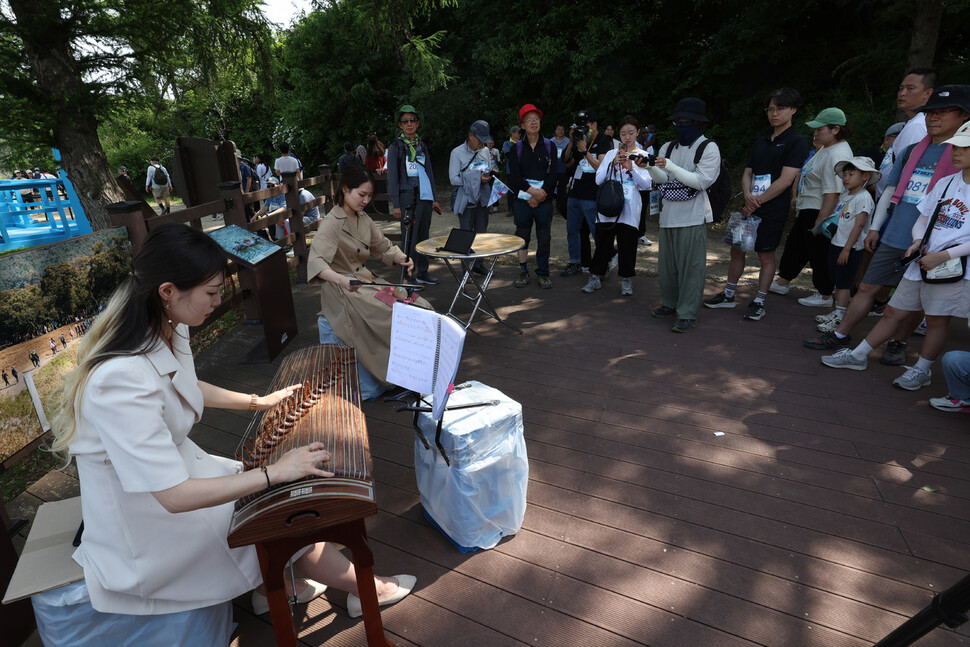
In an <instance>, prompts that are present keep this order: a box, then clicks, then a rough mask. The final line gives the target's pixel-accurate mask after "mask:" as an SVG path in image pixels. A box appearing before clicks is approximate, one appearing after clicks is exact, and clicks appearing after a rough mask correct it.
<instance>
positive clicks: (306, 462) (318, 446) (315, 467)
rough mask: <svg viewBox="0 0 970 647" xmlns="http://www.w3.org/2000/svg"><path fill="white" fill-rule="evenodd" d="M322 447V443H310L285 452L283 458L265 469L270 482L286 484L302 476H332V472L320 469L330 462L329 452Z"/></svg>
mask: <svg viewBox="0 0 970 647" xmlns="http://www.w3.org/2000/svg"><path fill="white" fill-rule="evenodd" d="M323 447H324V446H323V443H310V444H309V445H307V446H305V447H297V448H296V449H291V450H290V451H288V452H286V453H285V454H283V458H281V459H279V460H278V461H276V462H275V463H273V464H272V465H270V466H268V467H267V468H266V469H267V473H268V474H269V475H270V482H271V483H288V482H290V481H295V480H297V479H301V478H303V477H304V476H333V472H327V471H325V470H322V469H320V465H322V464H323V463H327V462H329V461H330V452H328V451H326V450H325V449H324V448H323Z"/></svg>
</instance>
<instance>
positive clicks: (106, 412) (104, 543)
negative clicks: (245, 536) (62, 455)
mask: <svg viewBox="0 0 970 647" xmlns="http://www.w3.org/2000/svg"><path fill="white" fill-rule="evenodd" d="M173 346H174V353H173V352H172V351H171V350H169V349H168V347H167V346H166V345H165V343H164V342H162V341H161V340H159V341H158V343H156V344H155V346H154V347H153V348H152V349H151V350H150V351H149V352H148V353H147V354H144V355H132V356H127V357H120V358H115V359H110V360H108V361H106V362H104V363H102V364H101V365H100V366H98V367H97V368H96V369H95V370H94V371H92V373H91V375H90V377H89V381H88V383H87V385H86V387H85V388H84V391H83V392H82V393H80V394H79V395H78V404H79V406H80V409H79V411H78V435H77V437H76V438H75V440H74V442H72V443H71V450H70V451H71V454H72V455H74V457H75V458H76V459H77V467H78V474H79V477H80V481H81V511H82V515H83V518H84V535H83V538H82V541H81V546H80V547H79V548H78V549H77V550H76V551H75V552H74V560H75V561H76V562H77V563H78V564H80V565H81V566H82V567H83V568H84V578H85V581H86V582H87V586H88V591H89V592H90V596H91V604H92V605H93V606H94V608H95V609H96V610H98V611H102V612H110V613H127V614H135V615H154V614H161V613H175V612H179V611H186V610H189V609H197V608H202V607H206V606H211V605H213V604H218V603H220V602H225V601H226V600H231V599H233V598H235V597H237V596H239V595H242V594H243V593H245V592H246V591H249V590H251V589H253V588H255V587H256V586H258V585H259V584H260V583H261V582H262V576H261V575H260V572H259V563H258V560H257V558H256V551H255V549H254V548H253V547H252V546H246V547H243V548H229V545H228V543H227V542H226V536H227V535H228V533H229V523H230V520H231V517H232V509H233V504H232V503H227V504H224V505H221V506H216V507H213V508H205V509H202V510H193V511H191V512H182V513H178V514H172V513H170V512H167V511H166V510H165V508H163V507H162V505H161V504H160V503H159V502H158V501H157V500H156V499H155V497H154V496H152V494H151V493H152V492H158V491H161V490H166V489H168V488H171V487H174V486H176V485H178V484H179V483H182V482H183V481H185V480H186V479H188V478H190V477H193V478H207V477H213V476H222V475H228V474H232V473H235V472H237V471H239V469H240V465H239V463H237V462H235V461H230V460H227V459H224V458H219V457H216V456H211V455H210V454H208V453H206V452H205V451H203V450H202V449H201V448H200V447H199V446H198V445H196V444H195V443H194V442H192V441H191V440H189V438H188V437H187V436H188V433H189V431H190V430H191V429H192V425H193V424H195V423H196V422H198V420H199V419H200V417H201V416H202V408H203V400H202V391H201V390H200V389H199V384H198V378H197V377H196V375H195V365H194V363H193V360H192V353H191V351H190V349H189V342H188V328H187V327H186V326H184V325H180V326H179V327H178V328H177V329H176V336H175V341H174V344H173Z"/></svg>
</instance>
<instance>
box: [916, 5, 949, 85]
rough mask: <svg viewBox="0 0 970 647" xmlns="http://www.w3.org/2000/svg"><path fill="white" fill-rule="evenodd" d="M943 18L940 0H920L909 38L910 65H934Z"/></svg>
mask: <svg viewBox="0 0 970 647" xmlns="http://www.w3.org/2000/svg"><path fill="white" fill-rule="evenodd" d="M942 20H943V5H942V4H941V3H940V0H919V1H918V2H917V3H916V17H915V19H914V20H913V35H912V37H911V38H910V40H909V60H908V61H907V62H908V63H909V67H908V68H907V69H913V68H914V67H933V59H935V58H936V41H937V39H938V38H939V35H940V23H941V22H942Z"/></svg>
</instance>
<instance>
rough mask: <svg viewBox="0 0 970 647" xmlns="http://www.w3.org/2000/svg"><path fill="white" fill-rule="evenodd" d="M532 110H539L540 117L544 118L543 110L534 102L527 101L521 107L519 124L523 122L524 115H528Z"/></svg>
mask: <svg viewBox="0 0 970 647" xmlns="http://www.w3.org/2000/svg"><path fill="white" fill-rule="evenodd" d="M530 112H538V113H539V119H542V111H541V110H539V109H538V108H536V107H535V106H534V105H533V104H531V103H527V104H525V105H524V106H522V107H521V108H519V124H520V125H521V124H522V117H524V116H526V115H527V114H529V113H530Z"/></svg>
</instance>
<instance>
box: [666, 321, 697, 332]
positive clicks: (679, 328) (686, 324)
mask: <svg viewBox="0 0 970 647" xmlns="http://www.w3.org/2000/svg"><path fill="white" fill-rule="evenodd" d="M696 325H697V319H678V320H677V321H676V322H675V323H674V325H673V327H671V330H673V331H674V332H687V331H689V330H690V329H691V328H693V327H694V326H696Z"/></svg>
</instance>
